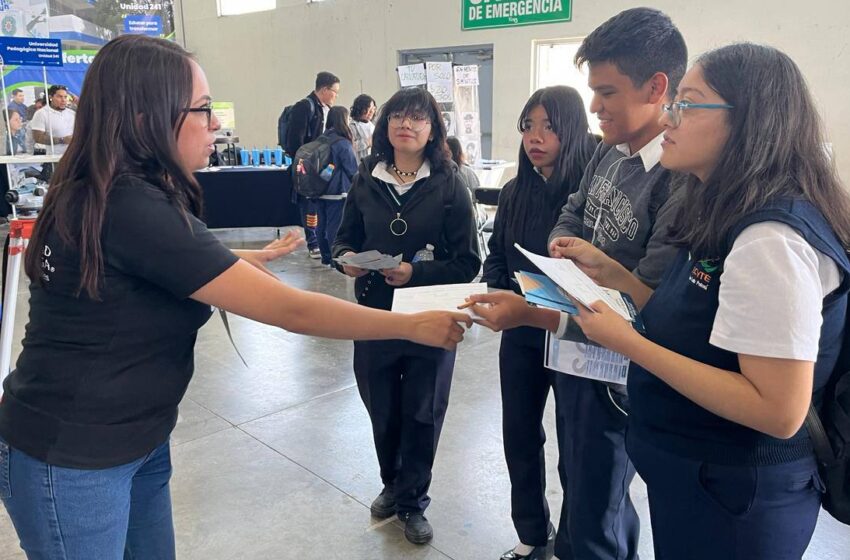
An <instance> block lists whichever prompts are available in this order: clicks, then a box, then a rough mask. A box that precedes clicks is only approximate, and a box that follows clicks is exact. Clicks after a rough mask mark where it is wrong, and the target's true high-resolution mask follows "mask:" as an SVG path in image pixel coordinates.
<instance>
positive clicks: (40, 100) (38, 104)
mask: <svg viewBox="0 0 850 560" xmlns="http://www.w3.org/2000/svg"><path fill="white" fill-rule="evenodd" d="M44 105H45V101H44V94H41V95H40V96H38V97H36V98H35V102H33V104H32V105H30V106H29V107H27V114H26V118H25V119H24V120H25V121H27V122H29V121H31V120H32V118H33V115H35V112H36V111H38V110H39V109H41V108H42V107H44Z"/></svg>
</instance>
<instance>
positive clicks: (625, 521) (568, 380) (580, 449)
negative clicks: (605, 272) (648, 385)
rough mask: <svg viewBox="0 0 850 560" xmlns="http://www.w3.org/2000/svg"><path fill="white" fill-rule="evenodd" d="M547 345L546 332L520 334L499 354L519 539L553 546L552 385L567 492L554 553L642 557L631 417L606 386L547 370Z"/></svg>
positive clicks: (506, 337)
mask: <svg viewBox="0 0 850 560" xmlns="http://www.w3.org/2000/svg"><path fill="white" fill-rule="evenodd" d="M544 343H545V339H544V333H543V332H542V331H539V330H535V329H527V328H520V329H513V330H510V331H506V332H505V333H503V335H502V345H501V348H500V351H499V366H500V378H501V384H502V411H503V412H502V432H503V438H504V444H505V459H506V461H507V465H508V473H509V475H510V479H511V516H512V518H513V521H514V526H515V527H516V530H517V535H518V536H519V539H520V541H522V542H523V543H525V544H528V545H533V546H540V545H543V544H545V543H546V536H547V527H548V524H549V507H548V504H547V502H546V494H545V490H546V479H545V464H544V454H543V444H544V442H545V441H546V435H545V433H544V431H543V425H542V419H543V409H544V407H545V404H546V398H547V396H548V393H549V388H550V387H551V388H552V389H553V390H554V393H555V414H556V428H557V432H558V434H557V438H558V452H559V461H558V473H559V476H560V479H561V487H562V489H563V492H564V502H563V505H562V508H561V518H560V521H559V525H558V533H557V537H556V540H555V555H556V556H558V558H560V559H561V560H569V559H594V560H595V559H612V560H631V559H634V558H637V543H638V535H639V530H640V529H639V528H640V524H639V520H638V516H637V512H636V511H635V509H634V506H633V505H632V502H631V499H630V497H629V494H628V489H629V485H630V484H631V481H632V479H633V478H634V475H635V471H634V468H633V467H632V465H631V463H630V461H629V459H628V456H627V455H626V450H625V441H624V438H625V428H626V419H627V418H626V416H625V415H624V414H623V413H622V412H620V411H619V410H617V408H616V407H615V406H614V403H612V402H611V400H610V398H609V395H608V391H607V387H606V386H605V385H604V384H602V383H598V382H594V381H590V380H586V379H581V378H578V377H572V376H569V375H565V374H561V373H557V372H553V371H551V370H548V369H546V368H544V367H543V352H544V348H543V346H544ZM615 398H616V397H615ZM621 404H623V405H624V403H621Z"/></svg>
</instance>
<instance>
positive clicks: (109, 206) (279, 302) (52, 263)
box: [0, 34, 469, 560]
mask: <svg viewBox="0 0 850 560" xmlns="http://www.w3.org/2000/svg"><path fill="white" fill-rule="evenodd" d="M83 91H84V92H85V93H84V95H82V96H81V98H80V115H79V119H78V122H77V127H78V134H77V136H76V137H75V138H74V140H73V141H72V142H71V144H70V146H69V147H68V152H67V157H63V158H62V160H61V161H60V162H59V164H58V165H57V169H56V172H55V174H54V176H53V183H52V185H51V188H50V189H49V191H48V193H47V196H46V198H45V202H44V208H43V210H42V212H41V213H40V214H39V217H38V222H37V223H36V225H35V229H34V231H33V235H32V240H31V242H30V244H29V249H28V250H27V252H26V257H25V258H26V271H27V274H28V276H29V279H30V313H29V322H28V323H27V327H26V333H25V335H24V340H23V350H22V351H21V354H20V357H19V358H18V362H17V367H16V369H15V371H13V372H12V373H11V374H10V375H9V376H8V377H7V378H6V380H5V382H4V385H3V390H4V392H3V400H2V401H0V475H2V476H0V499H2V501H3V505H4V506H5V510H6V512H7V513H8V515H9V517H10V518H11V520H12V522H13V524H14V527H15V531H16V532H17V535H18V538H19V539H20V543H21V547H22V548H23V550H24V551H25V553H26V554H27V557H28V558H30V559H39V560H59V559H62V560H92V559H97V560H122V559H124V558H139V559H154V558H155V559H157V560H173V559H174V558H175V556H176V555H175V543H174V527H173V522H172V510H171V497H170V489H169V480H170V477H171V456H170V447H169V437H170V434H171V431H172V429H173V428H174V426H175V424H176V422H177V406H178V404H179V403H180V400H181V399H182V397H183V395H184V394H185V392H186V389H187V386H188V384H189V381H190V380H191V377H192V373H193V369H194V361H193V354H194V346H195V340H196V338H197V335H198V329H200V327H201V326H202V325H203V324H204V323H206V321H207V320H208V319H209V318H210V316H211V315H212V311H211V306H214V307H218V308H220V309H225V310H227V311H230V312H232V313H236V314H238V315H242V316H244V317H248V318H251V319H254V320H256V321H261V322H264V323H267V324H270V325H275V326H278V327H280V328H284V329H286V330H288V331H290V332H295V333H302V334H308V335H315V336H325V337H329V338H342V339H358V340H374V339H387V338H393V339H398V338H403V339H407V340H410V341H411V343H416V344H422V345H432V346H439V347H441V348H443V349H445V350H446V351H453V350H454V348H455V347H456V344H457V343H458V342H459V341H460V340H461V339H462V338H463V329H462V327H460V326H459V325H458V324H457V322H456V321H460V322H463V323H466V324H468V321H469V316H468V315H466V314H461V313H453V314H448V313H443V312H436V313H419V314H411V315H401V314H393V313H389V312H387V311H384V310H379V309H372V308H369V307H364V306H361V305H356V304H353V303H350V302H347V301H343V300H340V299H335V298H332V297H329V296H325V295H321V294H316V293H310V292H305V291H302V290H298V289H296V288H293V287H291V286H288V285H286V284H284V283H283V282H281V281H280V280H278V279H277V278H276V277H275V276H274V275H272V274H271V273H270V272H268V270H267V269H266V268H265V266H264V263H266V262H268V261H269V260H271V259H274V258H277V257H279V256H282V255H285V254H288V253H290V252H292V251H293V250H294V249H295V248H296V247H297V245H298V242H297V240H296V239H294V238H293V236H291V235H289V236H287V237H284V238H283V239H282V240H279V241H277V242H274V243H272V244H271V245H269V246H268V247H266V248H265V249H263V250H259V251H231V250H228V249H227V248H226V247H224V246H223V245H222V244H221V243H220V242H219V241H218V240H217V239H216V238H215V237H214V236H213V235H212V234H211V233H210V232H209V231H208V230H207V229H206V227H205V225H204V223H203V222H202V221H201V220H200V219H199V216H200V215H201V213H202V210H203V203H202V199H201V196H202V193H201V189H200V186H199V185H198V183H197V181H196V180H195V179H194V177H193V171H195V170H197V169H200V168H202V167H204V166H206V164H207V161H208V159H209V156H210V154H211V153H212V142H213V140H214V139H215V132H216V130H218V129H219V128H220V123H219V122H218V119H217V118H216V116H215V114H214V113H213V112H212V107H211V96H210V91H209V85H208V84H207V80H206V77H205V75H204V72H203V70H202V69H201V67H200V66H199V65H198V64H197V63H196V62H195V61H194V60H193V59H192V57H191V55H190V54H189V53H187V52H186V51H185V50H184V49H183V48H182V47H180V46H179V45H178V44H177V43H175V42H173V41H167V40H165V39H158V38H153V37H146V36H143V35H132V34H127V35H121V36H120V37H118V38H117V39H114V40H112V41H110V42H109V43H108V44H107V45H105V46H104V47H103V48H102V49H101V50H100V52H99V53H98V55H97V57H96V58H95V59H94V62H93V63H92V64H91V67H90V68H89V70H88V72H87V74H86V77H85V82H84V84H83ZM422 348H423V349H424V348H425V346H422ZM222 460H226V458H224V459H222Z"/></svg>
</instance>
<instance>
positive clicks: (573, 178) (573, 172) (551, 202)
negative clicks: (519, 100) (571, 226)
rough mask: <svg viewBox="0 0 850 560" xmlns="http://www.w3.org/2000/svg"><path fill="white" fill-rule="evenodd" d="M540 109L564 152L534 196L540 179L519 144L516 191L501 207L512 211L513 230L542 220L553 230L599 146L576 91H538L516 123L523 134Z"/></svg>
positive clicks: (562, 88) (508, 224)
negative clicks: (532, 115)
mask: <svg viewBox="0 0 850 560" xmlns="http://www.w3.org/2000/svg"><path fill="white" fill-rule="evenodd" d="M538 106H540V107H543V109H544V110H545V111H546V115H547V117H548V118H549V123H550V125H551V126H552V130H553V131H554V132H555V134H557V135H558V139H559V140H560V141H561V149H560V152H559V153H558V158H557V159H556V160H555V169H554V170H553V171H552V175H551V176H550V177H549V179H548V180H547V181H546V188H545V189H544V190H543V191H541V192H539V193H536V194H531V189H533V188H534V185H535V183H536V182H538V181H539V180H540V179H539V178H538V176H537V171H535V170H534V164H532V163H531V160H530V159H528V155H527V154H526V153H525V148H524V146H523V145H522V142H520V146H519V156H518V158H519V168H518V169H517V177H516V188H515V189H514V190H513V193H512V195H511V196H510V197H509V198H508V199H507V200H505V201H504V202H500V204H499V205H500V206H501V205H502V204H504V205H505V206H506V207H507V208H509V209H510V211H509V213H508V219H507V221H506V223H505V225H506V227H508V228H511V229H514V230H517V228H519V227H521V224H522V223H523V222H533V223H539V222H540V221H541V220H542V221H544V223H550V224H552V225H553V226H554V224H555V221H556V220H557V219H558V215H559V214H560V211H561V208H562V207H563V206H564V204H566V202H567V198H568V197H569V196H570V195H571V194H572V193H574V192H575V191H576V190H578V186H579V183H580V182H581V178H582V175H584V168H585V167H586V166H587V162H588V161H590V158H591V156H593V151H594V150H595V149H596V144H597V140H596V138H594V136H593V135H592V134H591V133H590V130H589V128H588V124H587V114H586V113H585V111H584V102H583V101H582V99H581V96H580V95H579V93H578V92H577V91H576V90H574V89H573V88H571V87H567V86H552V87H547V88H542V89H539V90H537V91H535V92H534V93H533V94H532V95H531V97H530V98H529V99H528V102H526V104H525V107H524V108H523V110H522V113H520V116H519V120H518V121H517V129H518V130H519V131H520V132H522V127H523V123H524V122H525V120H526V119H527V118H528V115H529V113H531V111H532V110H533V109H534V108H535V107H538Z"/></svg>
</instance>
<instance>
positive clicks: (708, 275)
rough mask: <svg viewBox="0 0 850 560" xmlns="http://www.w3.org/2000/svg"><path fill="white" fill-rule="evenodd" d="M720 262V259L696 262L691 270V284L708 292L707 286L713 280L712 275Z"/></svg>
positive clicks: (718, 267)
mask: <svg viewBox="0 0 850 560" xmlns="http://www.w3.org/2000/svg"><path fill="white" fill-rule="evenodd" d="M720 262H721V261H720V259H703V260H701V261H697V263H696V264H695V265H694V268H693V269H692V270H691V277H690V281H691V284H693V285H694V286H697V287H698V288H701V289H703V290H708V286H709V285H710V284H711V281H712V280H713V279H714V275H715V274H714V273H715V272H717V271H718V270H719V269H720Z"/></svg>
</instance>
